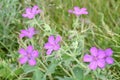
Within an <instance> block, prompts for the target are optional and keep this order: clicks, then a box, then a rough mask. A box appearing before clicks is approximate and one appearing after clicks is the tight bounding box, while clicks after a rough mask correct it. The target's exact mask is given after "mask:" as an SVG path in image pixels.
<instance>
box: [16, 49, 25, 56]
mask: <svg viewBox="0 0 120 80" xmlns="http://www.w3.org/2000/svg"><path fill="white" fill-rule="evenodd" d="M18 52H19V53H20V54H21V55H27V53H26V51H25V49H24V48H20V49H19V50H18Z"/></svg>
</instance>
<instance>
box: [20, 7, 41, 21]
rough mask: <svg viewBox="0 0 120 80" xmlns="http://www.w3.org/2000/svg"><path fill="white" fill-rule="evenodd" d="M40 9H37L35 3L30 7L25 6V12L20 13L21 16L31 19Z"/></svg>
mask: <svg viewBox="0 0 120 80" xmlns="http://www.w3.org/2000/svg"><path fill="white" fill-rule="evenodd" d="M41 12H42V10H40V9H39V7H38V6H37V5H35V6H33V7H32V8H30V7H28V8H26V12H25V13H23V14H22V16H23V17H25V18H29V19H32V18H34V17H35V15H37V14H39V13H41Z"/></svg>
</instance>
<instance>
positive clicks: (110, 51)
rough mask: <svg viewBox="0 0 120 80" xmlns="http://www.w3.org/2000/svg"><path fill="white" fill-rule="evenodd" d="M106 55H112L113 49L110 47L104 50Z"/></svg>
mask: <svg viewBox="0 0 120 80" xmlns="http://www.w3.org/2000/svg"><path fill="white" fill-rule="evenodd" d="M105 53H106V56H112V54H113V50H112V49H111V48H108V49H106V50H105Z"/></svg>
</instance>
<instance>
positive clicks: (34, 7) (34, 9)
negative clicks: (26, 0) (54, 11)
mask: <svg viewBox="0 0 120 80" xmlns="http://www.w3.org/2000/svg"><path fill="white" fill-rule="evenodd" d="M37 9H38V6H37V5H35V6H33V8H32V13H33V14H36V11H37Z"/></svg>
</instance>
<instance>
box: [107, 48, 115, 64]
mask: <svg viewBox="0 0 120 80" xmlns="http://www.w3.org/2000/svg"><path fill="white" fill-rule="evenodd" d="M105 54H106V57H105V61H106V63H107V64H113V63H114V60H113V58H112V57H111V56H112V54H113V51H112V49H111V48H107V49H106V50H105Z"/></svg>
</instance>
